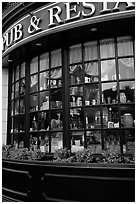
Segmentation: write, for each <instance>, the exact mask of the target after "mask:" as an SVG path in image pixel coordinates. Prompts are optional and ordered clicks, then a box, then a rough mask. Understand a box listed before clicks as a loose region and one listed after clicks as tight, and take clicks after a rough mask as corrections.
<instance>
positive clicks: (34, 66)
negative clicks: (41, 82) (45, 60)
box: [30, 57, 38, 74]
mask: <svg viewBox="0 0 137 204" xmlns="http://www.w3.org/2000/svg"><path fill="white" fill-rule="evenodd" d="M35 72H38V57H35V58H33V59H32V60H31V63H30V74H33V73H35Z"/></svg>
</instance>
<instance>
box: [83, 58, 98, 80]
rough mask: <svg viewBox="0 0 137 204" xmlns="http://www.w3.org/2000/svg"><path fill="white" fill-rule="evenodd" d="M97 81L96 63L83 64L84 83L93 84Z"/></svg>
mask: <svg viewBox="0 0 137 204" xmlns="http://www.w3.org/2000/svg"><path fill="white" fill-rule="evenodd" d="M98 80H99V75H98V63H97V62H91V63H86V64H85V83H90V82H95V81H98Z"/></svg>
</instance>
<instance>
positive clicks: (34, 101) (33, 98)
mask: <svg viewBox="0 0 137 204" xmlns="http://www.w3.org/2000/svg"><path fill="white" fill-rule="evenodd" d="M30 111H38V94H33V95H30Z"/></svg>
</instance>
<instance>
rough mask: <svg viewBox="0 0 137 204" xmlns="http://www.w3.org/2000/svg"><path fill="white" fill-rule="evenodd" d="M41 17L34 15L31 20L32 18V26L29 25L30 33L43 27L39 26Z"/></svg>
mask: <svg viewBox="0 0 137 204" xmlns="http://www.w3.org/2000/svg"><path fill="white" fill-rule="evenodd" d="M40 20H41V18H37V17H36V16H32V18H31V20H30V23H31V24H30V26H29V27H28V33H30V34H31V33H34V32H36V31H38V30H42V29H41V28H39V27H38V26H39V23H40Z"/></svg>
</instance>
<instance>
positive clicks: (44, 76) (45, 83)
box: [39, 72, 49, 91]
mask: <svg viewBox="0 0 137 204" xmlns="http://www.w3.org/2000/svg"><path fill="white" fill-rule="evenodd" d="M39 86H40V91H42V90H44V89H48V88H49V72H42V73H41V74H40V79H39Z"/></svg>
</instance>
